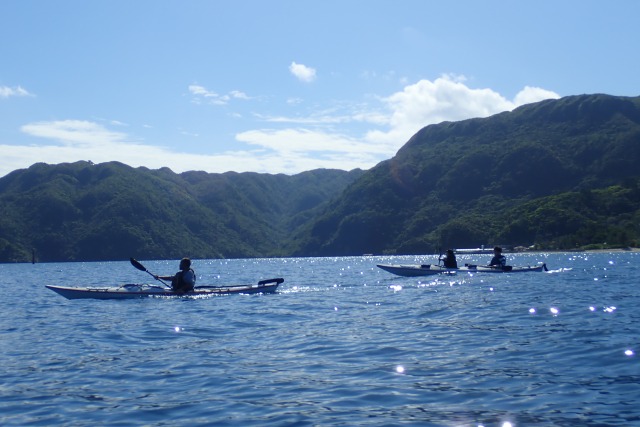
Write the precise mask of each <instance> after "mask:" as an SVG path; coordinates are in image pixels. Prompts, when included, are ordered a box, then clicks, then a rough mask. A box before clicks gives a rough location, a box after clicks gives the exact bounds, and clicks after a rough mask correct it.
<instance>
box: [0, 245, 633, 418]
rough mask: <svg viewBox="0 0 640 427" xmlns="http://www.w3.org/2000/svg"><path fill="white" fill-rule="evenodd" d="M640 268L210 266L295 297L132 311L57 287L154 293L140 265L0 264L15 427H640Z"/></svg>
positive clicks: (320, 262)
mask: <svg viewBox="0 0 640 427" xmlns="http://www.w3.org/2000/svg"><path fill="white" fill-rule="evenodd" d="M638 256H639V255H638V254H636V253H613V254H608V253H584V254H583V253H571V254H517V255H510V257H511V258H512V262H511V263H512V264H513V265H533V264H536V263H537V262H546V263H547V266H548V267H549V269H550V271H549V272H546V273H526V274H513V275H511V274H500V275H482V274H480V273H478V274H472V275H471V274H457V275H453V276H437V277H418V278H403V277H397V276H393V275H391V274H390V273H387V272H384V271H382V270H380V269H378V268H377V267H375V264H377V263H395V264H411V263H415V264H421V263H433V262H434V260H435V259H436V257H435V256H432V257H345V258H288V259H247V260H196V261H194V268H195V270H196V272H197V274H198V276H199V277H198V283H199V284H212V285H229V284H239V283H255V282H256V281H257V280H260V279H264V278H268V277H284V278H285V282H284V283H283V284H282V285H280V286H281V288H280V291H279V292H278V293H277V294H274V295H231V296H222V297H211V298H201V299H189V298H167V299H147V300H124V301H110V300H107V301H100V300H75V301H68V300H65V299H63V298H62V297H60V296H58V295H56V294H54V293H53V292H51V291H49V290H47V289H45V288H44V285H45V284H65V285H99V286H104V285H112V284H116V283H135V282H148V280H150V277H149V276H148V275H146V274H144V273H141V272H140V271H138V270H135V269H134V268H132V267H131V265H130V264H129V263H128V262H114V263H69V264H35V265H31V264H19V265H16V264H5V265H0V272H1V273H2V277H3V286H2V287H0V292H2V295H1V297H2V310H1V312H0V321H1V324H2V325H3V328H2V329H1V331H0V358H1V360H2V361H3V371H2V381H0V424H2V425H15V426H18V425H20V426H22V425H27V424H29V425H78V426H79V425H87V426H89V425H185V424H189V425H223V426H224V425H234V426H235V425H354V426H365V425H372V426H373V425H420V426H452V425H455V426H474V427H476V426H480V425H483V426H487V427H488V426H504V427H507V426H509V425H512V426H531V425H534V426H535V425H539V426H547V425H581V426H583V425H586V426H589V425H592V426H597V425H633V424H634V423H638V420H640V410H639V409H637V408H638V407H640V405H639V403H640V402H639V401H638V400H640V369H639V365H638V359H637V355H636V353H637V351H638V337H639V336H640V326H639V325H640V309H639V308H638V307H640V301H639V298H640V297H639V296H638V292H637V283H638V277H639V272H640V270H639V268H638V260H639V258H638ZM459 258H461V259H459V262H463V263H464V262H468V263H480V262H482V261H483V259H482V258H481V256H476V258H474V256H471V255H465V256H461V257H459ZM144 264H145V266H146V267H147V268H148V269H149V270H150V271H152V272H154V273H158V274H170V273H172V272H173V271H174V270H175V268H176V262H174V261H145V262H144ZM151 280H152V279H151Z"/></svg>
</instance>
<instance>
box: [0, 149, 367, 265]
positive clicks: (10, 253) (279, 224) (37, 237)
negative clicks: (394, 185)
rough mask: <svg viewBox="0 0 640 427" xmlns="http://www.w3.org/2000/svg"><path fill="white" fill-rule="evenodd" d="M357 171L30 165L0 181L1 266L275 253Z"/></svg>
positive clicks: (234, 256)
mask: <svg viewBox="0 0 640 427" xmlns="http://www.w3.org/2000/svg"><path fill="white" fill-rule="evenodd" d="M361 174H362V171H360V170H355V171H352V172H344V171H334V170H315V171H310V172H305V173H301V174H298V175H294V176H286V175H268V174H252V173H248V174H238V173H225V174H207V173H204V172H187V173H183V174H175V173H173V172H172V171H171V170H169V169H167V168H163V169H160V170H149V169H146V168H135V169H134V168H131V167H129V166H126V165H123V164H121V163H117V162H111V163H104V164H99V165H94V164H91V163H88V162H77V163H72V164H60V165H46V164H36V165H33V166H32V167H30V168H29V169H26V170H19V171H14V172H12V173H11V174H9V175H7V176H5V177H3V178H1V179H0V262H10V261H27V260H30V259H31V254H32V250H35V253H36V257H37V259H38V260H40V261H67V260H114V259H126V258H127V257H128V256H131V255H135V256H136V257H139V258H141V259H148V258H179V257H182V256H191V257H194V258H210V257H225V258H236V257H258V256H278V255H282V253H283V252H282V247H283V245H284V243H285V241H286V240H287V238H288V235H289V233H291V231H292V229H294V228H295V227H298V226H300V225H301V224H303V223H304V222H305V221H308V220H309V218H311V217H312V214H311V212H313V210H314V209H316V208H317V207H318V206H320V205H321V204H323V203H326V202H327V200H328V199H329V198H331V197H335V195H336V194H338V193H340V192H341V191H342V190H343V189H344V187H345V186H346V185H347V184H349V183H351V182H352V181H353V180H354V179H356V178H357V177H358V176H360V175H361Z"/></svg>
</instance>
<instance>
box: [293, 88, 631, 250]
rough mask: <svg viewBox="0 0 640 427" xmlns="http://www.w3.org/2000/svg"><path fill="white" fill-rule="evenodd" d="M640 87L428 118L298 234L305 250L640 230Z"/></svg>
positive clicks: (595, 237) (516, 241) (519, 240)
mask: <svg viewBox="0 0 640 427" xmlns="http://www.w3.org/2000/svg"><path fill="white" fill-rule="evenodd" d="M639 179H640V97H635V98H627V97H614V96H607V95H588V96H587V95H585V96H571V97H566V98H563V99H559V100H548V101H543V102H539V103H535V104H529V105H525V106H523V107H520V108H518V109H516V110H514V111H512V112H507V113H501V114H498V115H495V116H492V117H489V118H483V119H471V120H464V121H460V122H455V123H441V124H437V125H432V126H427V127H425V128H423V129H422V130H420V131H419V132H418V133H417V134H416V135H414V136H413V137H412V138H411V139H410V140H409V142H408V143H407V144H406V145H405V146H404V147H402V149H401V150H400V151H399V152H398V153H397V155H396V156H395V157H393V158H392V159H390V160H388V161H385V162H382V163H380V164H379V165H377V166H376V167H374V168H373V169H371V170H369V171H368V172H367V173H366V174H365V175H364V176H362V177H361V178H360V179H359V180H358V181H357V182H355V183H354V184H352V185H351V186H350V187H349V188H348V189H347V190H346V191H345V192H344V193H343V194H342V195H341V196H340V198H338V199H336V200H334V201H332V202H331V204H329V205H328V206H327V207H326V208H325V209H324V211H323V212H322V213H320V215H319V217H318V219H317V220H316V221H315V222H314V223H311V224H308V226H307V227H305V229H304V230H302V231H301V232H300V233H299V234H298V235H297V236H295V238H294V240H293V241H292V244H293V246H292V247H291V249H290V251H291V252H292V253H294V254H314V255H347V254H362V253H391V254H394V253H396V254H407V253H409V254H410V253H430V252H434V251H437V250H438V249H439V248H447V247H453V248H455V247H458V248H460V247H478V246H479V245H482V244H485V245H492V244H498V243H499V244H511V245H526V246H529V245H534V244H535V245H537V246H538V247H539V248H554V249H556V248H557V249H568V248H575V247H583V246H585V245H588V244H596V243H599V244H602V243H607V244H609V245H622V246H627V245H637V244H638V240H640V211H639V209H640V190H639V186H640V185H639Z"/></svg>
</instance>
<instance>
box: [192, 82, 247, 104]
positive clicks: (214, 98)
mask: <svg viewBox="0 0 640 427" xmlns="http://www.w3.org/2000/svg"><path fill="white" fill-rule="evenodd" d="M189 92H190V93H191V94H192V95H194V98H193V102H194V103H196V104H202V103H208V104H214V105H226V104H227V103H228V102H229V101H230V100H231V99H245V100H247V99H251V97H249V96H248V95H247V94H246V93H244V92H242V91H239V90H232V91H231V92H229V93H228V94H226V95H221V94H219V93H216V92H213V91H210V90H209V89H207V88H205V87H204V86H200V85H195V84H194V85H189Z"/></svg>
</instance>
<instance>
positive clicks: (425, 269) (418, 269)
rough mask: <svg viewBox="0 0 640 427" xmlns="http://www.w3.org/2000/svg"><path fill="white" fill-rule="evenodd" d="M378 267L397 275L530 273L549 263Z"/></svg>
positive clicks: (385, 265)
mask: <svg viewBox="0 0 640 427" xmlns="http://www.w3.org/2000/svg"><path fill="white" fill-rule="evenodd" d="M377 267H378V268H381V269H383V270H384V271H388V272H389V273H392V274H395V275H397V276H404V277H417V276H431V275H434V274H443V273H444V274H455V273H457V272H461V273H528V272H534V271H547V265H546V264H541V265H535V266H526V267H513V266H510V265H507V266H505V267H489V266H486V265H470V264H467V265H465V266H464V267H458V268H446V267H443V266H441V265H433V264H423V265H397V264H377Z"/></svg>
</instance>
